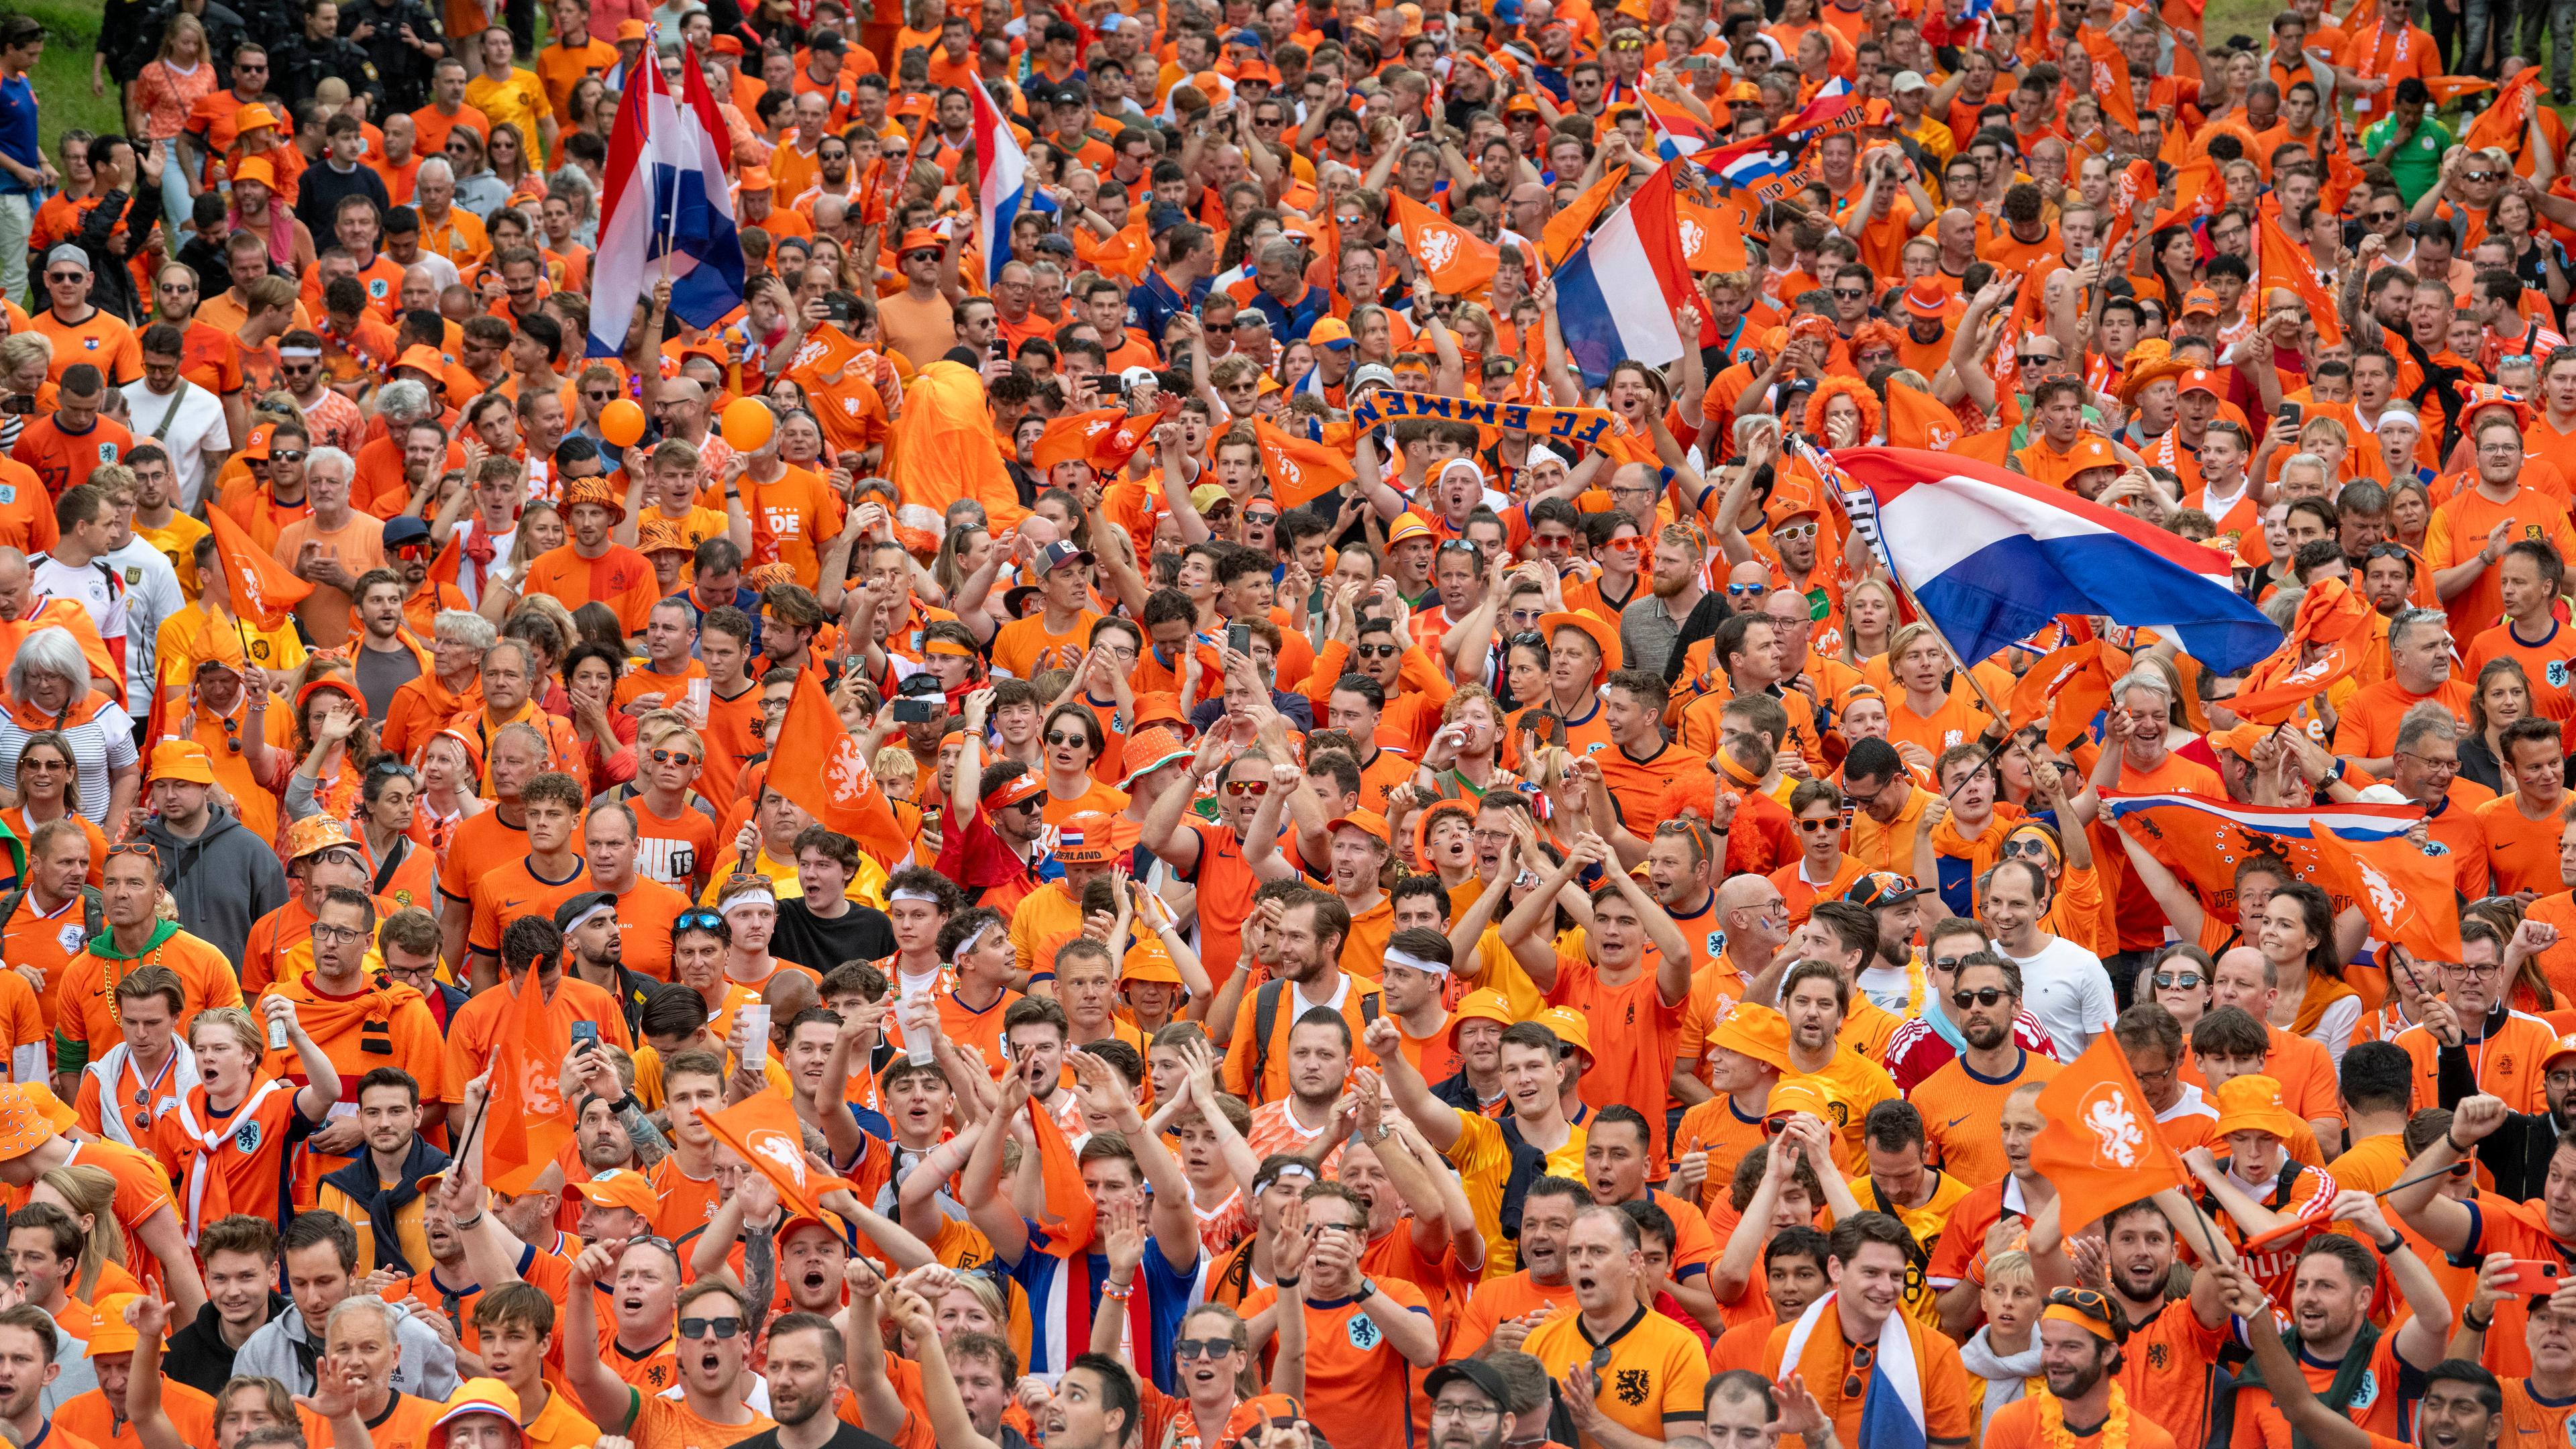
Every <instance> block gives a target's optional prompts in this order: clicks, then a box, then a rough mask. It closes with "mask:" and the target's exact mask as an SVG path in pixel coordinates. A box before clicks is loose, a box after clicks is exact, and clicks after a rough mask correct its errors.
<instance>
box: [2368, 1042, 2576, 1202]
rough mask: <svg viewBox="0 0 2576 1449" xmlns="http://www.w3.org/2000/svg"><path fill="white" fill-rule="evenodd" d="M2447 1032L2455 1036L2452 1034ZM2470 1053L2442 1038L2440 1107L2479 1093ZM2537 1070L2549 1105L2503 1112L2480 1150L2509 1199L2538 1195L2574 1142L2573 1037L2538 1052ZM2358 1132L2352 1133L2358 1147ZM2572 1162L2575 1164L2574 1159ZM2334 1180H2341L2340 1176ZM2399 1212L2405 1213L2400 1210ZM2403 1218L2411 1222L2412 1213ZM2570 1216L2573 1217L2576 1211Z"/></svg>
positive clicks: (2463, 1044)
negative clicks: (2554, 1165) (2566, 1145)
mask: <svg viewBox="0 0 2576 1449" xmlns="http://www.w3.org/2000/svg"><path fill="white" fill-rule="evenodd" d="M2448 1035H2449V1036H2451V1037H2458V1033H2456V1032H2453V1033H2449V1034H2448ZM2472 1052H2473V1048H2472V1046H2471V1044H2470V1043H2469V1042H2468V1041H2467V1040H2466V1039H2465V1038H2459V1039H2457V1040H2445V1041H2444V1042H2443V1044H2442V1050H2441V1056H2440V1063H2441V1078H2440V1087H2441V1091H2440V1096H2439V1097H2438V1099H2437V1100H2438V1102H2439V1103H2440V1104H2441V1105H2444V1106H2449V1107H2452V1108H2454V1109H2455V1110H2456V1109H2457V1108H2458V1107H2459V1106H2460V1105H2462V1104H2464V1103H2465V1102H2467V1101H2468V1100H2469V1099H2470V1098H2473V1097H2475V1096H2477V1095H2479V1092H2478V1081H2477V1070H2476V1062H2475V1057H2474V1056H2473V1055H2472ZM2537 1070H2538V1071H2539V1072H2540V1074H2541V1075H2540V1080H2541V1087H2542V1090H2543V1093H2544V1094H2545V1097H2546V1101H2547V1104H2548V1105H2547V1107H2546V1108H2545V1109H2544V1110H2542V1111H2538V1112H2515V1111H2511V1110H2507V1111H2506V1112H2505V1113H2504V1115H2503V1118H2502V1120H2501V1121H2499V1122H2497V1123H2496V1125H2495V1126H2494V1127H2493V1128H2491V1129H2490V1132H2489V1135H2490V1137H2491V1139H2492V1140H2491V1141H2489V1142H2488V1143H2487V1145H2486V1146H2485V1148H2483V1149H2482V1150H2481V1151H2480V1152H2479V1153H2478V1162H2479V1165H2480V1166H2482V1167H2484V1168H2485V1169H2486V1170H2487V1171H2488V1172H2490V1173H2492V1174H2494V1178H2495V1183H2494V1188H2493V1190H2494V1192H2495V1194H2496V1195H2497V1196H2498V1197H2501V1198H2505V1199H2507V1200H2509V1201H2513V1202H2533V1201H2537V1200H2539V1199H2540V1198H2542V1197H2543V1195H2544V1193H2545V1192H2546V1190H2547V1187H2548V1183H2549V1164H2550V1162H2551V1160H2552V1159H2554V1158H2555V1157H2557V1155H2558V1150H2559V1147H2560V1145H2561V1144H2562V1143H2569V1142H2576V1041H2571V1040H2568V1039H2563V1038H2562V1039H2561V1040H2560V1041H2558V1042H2557V1043H2555V1044H2554V1045H2552V1046H2551V1047H2549V1048H2548V1049H2547V1050H2546V1051H2545V1052H2543V1053H2542V1054H2541V1056H2540V1059H2539V1062H2538V1065H2537ZM2358 1136H2359V1134H2358V1131H2356V1133H2355V1137H2356V1145H2358ZM2570 1160H2571V1162H2576V1158H2571V1159H2570ZM2410 1175H2411V1174H2410ZM2395 1180H2396V1179H2391V1181H2395ZM2336 1181H2337V1182H2338V1183H2340V1182H2342V1179H2341V1178H2337V1179H2336ZM2356 1185H2358V1184H2356ZM2399 1211H2400V1213H2404V1212H2405V1210H2404V1209H2403V1208H2401V1209H2399ZM2407 1216H2408V1218H2409V1220H2410V1221H2411V1220H2412V1215H2411V1214H2407ZM2569 1216H2570V1219H2571V1220H2576V1213H2571V1214H2570V1215H2569Z"/></svg>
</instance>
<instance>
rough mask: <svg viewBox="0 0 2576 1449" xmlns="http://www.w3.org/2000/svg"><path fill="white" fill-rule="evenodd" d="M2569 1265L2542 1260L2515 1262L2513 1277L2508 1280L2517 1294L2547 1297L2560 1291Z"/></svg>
mask: <svg viewBox="0 0 2576 1449" xmlns="http://www.w3.org/2000/svg"><path fill="white" fill-rule="evenodd" d="M2566 1275H2567V1265H2566V1264H2564V1263H2553V1262H2548V1261H2546V1260H2543V1259H2540V1258H2516V1259H2514V1260H2513V1277H2512V1278H2511V1279H2510V1280H2508V1281H2509V1283H2510V1284H2511V1286H2512V1287H2513V1289H2514V1291H2515V1292H2518V1293H2526V1294H2531V1295H2535V1296H2545V1295H2547V1294H2551V1293H2555V1292H2557V1291H2558V1284H2559V1280H2561V1279H2562V1278H2564V1277H2566Z"/></svg>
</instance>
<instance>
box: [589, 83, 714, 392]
mask: <svg viewBox="0 0 2576 1449" xmlns="http://www.w3.org/2000/svg"><path fill="white" fill-rule="evenodd" d="M647 53H648V54H649V53H650V52H649V51H648V52H647ZM732 164H733V141H732V138H731V136H730V135H728V134H727V132H726V130H725V123H724V115H723V113H722V112H720V111H718V110H717V109H716V98H715V96H714V95H713V94H712V93H711V92H709V91H708V90H707V83H706V78H705V75H704V73H703V72H701V71H700V70H699V68H698V53H697V49H696V47H694V46H692V47H690V48H688V49H687V50H685V51H684V52H682V54H681V59H680V94H679V96H678V97H676V98H675V97H673V96H672V94H671V93H670V92H669V91H668V90H666V89H664V88H663V84H662V70H661V67H659V66H656V65H638V66H636V67H634V68H633V75H632V77H631V80H630V84H628V86H627V88H626V95H625V97H624V99H623V100H621V101H620V102H619V103H618V108H617V126H616V128H615V129H614V130H613V131H612V132H610V134H609V138H608V184H607V186H606V188H605V189H604V190H603V192H602V195H603V197H604V198H605V204H604V205H603V206H602V207H601V209H600V214H599V254H598V257H597V258H596V260H595V261H594V262H593V263H592V267H591V292H590V347H589V353H590V355H591V356H593V357H615V356H617V355H619V354H620V353H622V352H623V351H624V350H625V348H626V333H627V329H628V328H629V327H630V326H631V325H632V323H633V321H634V317H635V305H636V303H638V302H640V301H643V300H644V299H645V298H647V297H649V296H651V295H652V292H653V285H654V283H655V282H656V281H657V280H659V279H660V278H661V277H663V276H666V275H667V276H668V277H670V279H671V315H673V316H675V317H678V318H679V319H680V320H681V321H683V322H686V323H688V324H689V325H690V326H692V327H712V326H714V325H716V324H717V323H718V322H721V321H723V320H724V319H725V317H726V316H727V314H729V313H731V312H732V311H733V310H734V309H735V308H737V307H739V306H741V305H742V292H743V263H742V240H741V237H740V236H739V235H738V234H737V233H736V231H735V229H734V217H733V192H732V190H731V188H730V186H729V184H728V183H727V181H726V179H725V176H726V172H727V171H728V170H729V169H730V168H731V166H732Z"/></svg>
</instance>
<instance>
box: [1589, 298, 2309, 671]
mask: <svg viewBox="0 0 2576 1449" xmlns="http://www.w3.org/2000/svg"><path fill="white" fill-rule="evenodd" d="M1558 289H1559V291H1560V292H1562V290H1563V283H1561V282H1560V283H1559V284H1558ZM1569 341H1570V339H1569ZM1831 456H1832V458H1833V461H1834V463H1835V464H1836V465H1837V466H1838V467H1840V468H1841V469H1842V471H1843V472H1844V474H1846V475H1847V476H1849V477H1850V478H1851V479H1852V480H1853V481H1855V482H1857V483H1859V484H1860V485H1861V486H1862V487H1863V488H1865V489H1867V490H1868V492H1869V495H1870V500H1871V503H1872V504H1873V506H1874V508H1875V511H1876V514H1877V533H1878V539H1879V544H1880V547H1881V550H1882V552H1883V556H1884V557H1885V559H1886V561H1887V564H1888V566H1889V567H1890V568H1891V569H1892V570H1894V572H1895V574H1896V577H1897V578H1898V579H1899V580H1900V581H1902V582H1903V583H1904V584H1905V585H1906V586H1907V587H1909V588H1910V589H1912V590H1913V593H1914V597H1915V599H1916V601H1917V602H1918V603H1920V604H1921V605H1922V607H1923V611H1924V612H1925V613H1926V614H1929V615H1930V616H1931V618H1932V622H1933V623H1935V624H1937V625H1938V626H1940V630H1941V633H1942V634H1943V635H1944V636H1945V637H1946V638H1947V639H1948V640H1949V642H1950V647H1951V648H1953V649H1955V650H1957V651H1958V654H1959V657H1960V658H1962V659H1967V660H1977V659H1983V658H1985V657H1986V656H1987V655H1989V654H1992V653H1994V652H1995V651H1996V650H1998V649H2001V648H2003V647H2004V646H2006V645H2008V644H2011V643H2012V642H2013V641H2014V640H2016V639H2021V638H2024V637H2026V636H2027V635H2029V634H2030V632H2031V631H2032V630H2034V629H2037V628H2039V627H2040V626H2041V625H2043V624H2046V623H2048V622H2049V621H2050V620H2051V619H2052V618H2053V617H2055V616H2056V615H2059V614H2084V615H2094V616H2105V617H2108V618H2109V619H2111V620H2112V621H2113V622H2114V623H2119V624H2127V625H2130V626H2132V627H2134V628H2141V629H2163V630H2170V631H2172V632H2173V633H2175V634H2177V635H2179V636H2180V638H2181V640H2182V647H2183V648H2184V649H2186V650H2188V651H2189V652H2190V654H2191V656H2192V657H2193V658H2195V659H2198V660H2200V661H2201V662H2202V663H2203V664H2205V665H2207V666H2208V667H2209V668H2211V669H2213V670H2216V671H2218V672H2220V673H2222V674H2224V673H2230V672H2233V671H2235V670H2238V669H2243V668H2245V667H2246V666H2247V665H2250V664H2252V663H2253V662H2254V661H2256V660H2258V659H2261V658H2263V657H2264V656H2266V655H2268V654H2270V653H2271V652H2272V651H2273V650H2275V649H2278V648H2280V647H2281V639H2282V635H2281V630H2280V629H2279V627H2278V626H2276V625H2274V624H2273V622H2272V621H2271V620H2269V619H2267V618H2265V617H2263V613H2262V611H2261V610H2259V609H2257V608H2255V607H2254V606H2253V605H2252V604H2250V603H2248V602H2246V600H2245V599H2244V597H2243V596H2241V595H2239V594H2238V593H2237V592H2236V590H2235V588H2234V587H2233V574H2232V572H2231V565H2230V564H2229V563H2228V560H2227V555H2225V554H2223V553H2219V552H2217V551H2216V550H2214V549H2210V548H2205V547H2203V546H2201V545H2199V544H2196V543H2189V542H2186V541H2184V540H2182V539H2179V538H2176V537H2174V536H2173V535H2172V534H2169V533H2166V532H2164V531H2163V530H2162V529H2157V528H2151V527H2149V526H2147V525H2146V524H2143V523H2140V522H2139V521H2137V520H2136V519H2134V518H2131V517H2129V516H2128V515H2127V514H2125V513H2119V512H2115V511H2113V510H2111V509H2108V508H2104V507H2102V506H2100V505H2099V504H2094V503H2088V502H2086V501H2084V500H2083V499H2081V498H2078V497H2076V496H2075V495H2074V494H2072V493H2069V492H2067V491H2065V490H2064V489H2061V488H2051V487H2048V486H2047V485H2045V484H2040V483H2034V482H2032V481H2031V480H2030V479H2028V478H2025V477H2023V476H2021V475H2020V474H2018V473H2013V472H2008V471H2006V470H2005V469H2002V468H1997V467H1993V466H1991V465H1988V464H1985V463H1979V462H1973V461H1970V460H1968V459H1963V458H1958V457H1953V456H1951V455H1950V454H1947V453H1926V452H1919V451H1917V450H1915V449H1911V448H1838V449H1836V450H1834V452H1833V453H1832V455H1831Z"/></svg>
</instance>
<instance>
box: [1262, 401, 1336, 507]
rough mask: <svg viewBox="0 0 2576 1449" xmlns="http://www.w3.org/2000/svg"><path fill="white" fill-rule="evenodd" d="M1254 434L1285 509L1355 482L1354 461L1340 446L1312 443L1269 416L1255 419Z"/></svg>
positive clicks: (1264, 468)
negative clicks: (1281, 425) (1352, 465)
mask: <svg viewBox="0 0 2576 1449" xmlns="http://www.w3.org/2000/svg"><path fill="white" fill-rule="evenodd" d="M1252 432H1253V436H1254V437H1255V438H1256V439H1258V440H1259V442H1260V444H1261V471H1262V472H1264V473H1266V474H1268V475H1269V476H1270V496H1271V497H1272V498H1274V499H1276V500H1278V503H1279V506H1280V507H1282V508H1296V507H1298V506H1300V505H1302V504H1304V503H1306V502H1308V501H1309V500H1312V499H1315V498H1319V497H1322V496H1323V495H1324V494H1326V493H1329V492H1331V491H1332V490H1333V489H1335V488H1339V487H1340V486H1342V485H1343V484H1345V483H1348V482H1350V481H1351V478H1352V477H1353V476H1354V475H1353V474H1352V471H1351V460H1350V459H1348V458H1345V457H1343V456H1342V454H1341V452H1340V451H1339V450H1338V449H1335V448H1331V447H1328V446H1326V445H1325V444H1322V443H1316V442H1309V441H1308V440H1306V439H1304V438H1301V437H1298V436H1297V435H1296V434H1294V433H1291V432H1289V431H1287V430H1286V429H1284V428H1280V427H1276V426H1274V425H1273V424H1272V423H1271V422H1270V421H1269V420H1268V419H1267V418H1255V419H1254V420H1253V424H1252Z"/></svg>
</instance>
